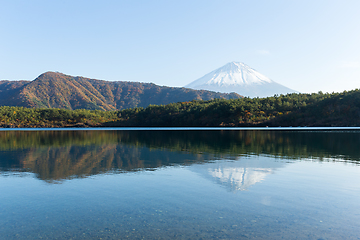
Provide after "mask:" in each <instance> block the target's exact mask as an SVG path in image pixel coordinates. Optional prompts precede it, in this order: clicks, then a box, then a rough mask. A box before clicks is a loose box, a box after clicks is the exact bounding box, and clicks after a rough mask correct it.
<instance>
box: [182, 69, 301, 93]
mask: <svg viewBox="0 0 360 240" xmlns="http://www.w3.org/2000/svg"><path fill="white" fill-rule="evenodd" d="M185 87H187V88H192V89H204V90H209V91H216V92H223V93H230V92H236V93H238V94H240V95H243V96H249V97H269V96H274V94H287V93H294V92H296V91H295V90H292V89H290V88H287V87H285V86H283V85H281V84H279V83H276V82H274V81H272V80H271V79H269V78H268V77H266V76H264V75H262V74H261V73H259V72H257V71H256V70H254V69H252V68H250V67H249V66H247V65H246V64H244V63H239V62H231V63H228V64H226V65H224V66H223V67H221V68H218V69H216V70H214V71H212V72H210V73H208V74H206V75H205V76H203V77H201V78H199V79H197V80H195V81H193V82H192V83H190V84H188V85H186V86H185Z"/></svg>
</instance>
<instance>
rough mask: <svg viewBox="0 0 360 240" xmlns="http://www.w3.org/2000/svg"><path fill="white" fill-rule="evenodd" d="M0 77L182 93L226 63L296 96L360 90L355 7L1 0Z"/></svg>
mask: <svg viewBox="0 0 360 240" xmlns="http://www.w3.org/2000/svg"><path fill="white" fill-rule="evenodd" d="M0 3H1V5H0V6H1V7H0V31H1V35H0V36H1V37H0V56H1V58H0V79H2V80H20V79H25V80H33V79H35V78H36V77H37V76H38V75H40V74H41V73H43V72H46V71H59V72H62V73H65V74H69V75H74V76H84V77H90V78H96V79H102V80H132V81H141V82H153V83H156V84H159V85H167V86H184V85H186V84H188V83H190V82H192V81H194V80H196V79H198V78H200V77H202V76H203V75H205V74H207V73H208V72H210V71H212V70H214V69H216V68H219V67H221V66H223V65H225V64H226V63H228V62H231V61H238V62H244V63H246V64H247V65H249V66H250V67H252V68H254V69H256V70H257V71H259V72H260V73H262V74H264V75H266V76H268V77H269V78H271V79H272V80H274V81H276V82H278V83H280V84H283V85H285V86H287V87H290V88H292V89H294V90H297V91H300V92H318V91H320V90H321V91H323V92H333V91H335V92H339V91H343V90H351V89H355V88H360V14H359V13H360V10H359V9H360V1H358V0H353V1H350V0H342V1H340V0H328V1H322V0H316V1H313V0H312V1H308V0H301V1H300V0H293V1H292V0H283V1H280V0H278V1H276V0H274V1H272V0H253V1H250V0H237V1H235V0H222V1H213V0H204V1H202V0H198V1H194V0H193V1H187V0H182V1H171V0H167V1H160V0H159V1H136V0H129V1H121V0H118V1H106V0H104V1H92V0H86V1H76V0H72V1H68V0H62V1H60V0H58V1H49V0H32V1H29V0H11V1H10V0H9V1H8V0H0Z"/></svg>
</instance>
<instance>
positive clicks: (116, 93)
mask: <svg viewBox="0 0 360 240" xmlns="http://www.w3.org/2000/svg"><path fill="white" fill-rule="evenodd" d="M215 98H220V99H236V98H241V96H240V95H238V94H236V93H230V94H226V93H216V92H211V91H205V90H192V89H188V88H176V87H164V86H158V85H155V84H153V83H140V82H125V81H111V82H110V81H102V80H95V79H89V78H84V77H73V76H69V75H65V74H62V73H58V72H46V73H43V74H41V75H40V76H39V77H38V78H36V79H35V80H34V81H0V106H21V107H35V108H62V109H70V110H72V109H90V110H121V109H126V108H134V107H147V106H148V105H150V104H155V105H161V104H169V103H174V102H186V101H191V100H210V99H215Z"/></svg>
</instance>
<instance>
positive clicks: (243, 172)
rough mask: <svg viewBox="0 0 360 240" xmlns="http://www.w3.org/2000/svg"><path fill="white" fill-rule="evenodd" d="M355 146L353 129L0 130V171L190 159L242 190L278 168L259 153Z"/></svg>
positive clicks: (44, 174) (359, 137) (118, 168)
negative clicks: (272, 130) (350, 130)
mask: <svg viewBox="0 0 360 240" xmlns="http://www.w3.org/2000/svg"><path fill="white" fill-rule="evenodd" d="M359 145H360V134H358V133H356V132H353V133H351V132H271V131H39V132H21V131H18V132H0V159H1V160H0V170H1V171H2V172H3V173H5V172H7V173H9V172H19V171H21V172H33V173H35V174H36V176H37V177H38V178H39V179H42V180H46V181H49V182H52V181H59V180H62V179H69V178H78V177H85V176H89V175H94V174H99V173H106V172H130V171H139V170H144V169H146V170H154V169H157V168H160V167H166V166H173V165H192V164H195V163H196V164H197V165H194V166H193V167H192V169H193V171H196V172H198V173H199V174H201V175H202V176H204V177H206V178H212V179H215V180H216V181H217V182H219V183H221V184H223V185H228V188H229V190H231V191H235V190H245V189H247V188H248V187H249V186H251V185H253V184H255V183H256V182H259V181H261V180H262V179H264V178H265V177H266V175H268V174H271V173H272V172H273V171H274V169H276V168H278V167H281V164H282V163H281V161H278V162H276V161H275V162H272V163H271V164H270V165H271V166H269V163H270V162H269V160H259V158H261V156H266V155H268V156H272V157H275V159H276V158H281V159H309V158H310V159H316V160H319V161H329V160H334V161H340V160H341V161H348V162H354V163H358V161H359V157H360V153H359V151H358V149H357V148H358V146H359ZM251 156H257V157H256V159H257V160H256V159H255V160H254V158H252V157H251ZM259 156H260V157H259ZM218 159H228V160H233V161H228V162H219V161H218V162H216V160H218ZM214 161H215V162H214ZM199 163H207V164H206V165H201V164H200V165H199ZM255 165H256V166H255Z"/></svg>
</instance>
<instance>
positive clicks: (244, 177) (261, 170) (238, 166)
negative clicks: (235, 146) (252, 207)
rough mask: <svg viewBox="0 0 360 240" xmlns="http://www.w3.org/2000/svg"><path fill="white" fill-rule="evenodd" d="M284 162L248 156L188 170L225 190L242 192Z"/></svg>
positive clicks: (199, 165) (281, 165)
mask: <svg viewBox="0 0 360 240" xmlns="http://www.w3.org/2000/svg"><path fill="white" fill-rule="evenodd" d="M285 164H286V163H285V162H284V161H276V160H275V159H272V158H267V157H263V156H249V157H242V158H239V159H237V161H215V162H213V163H207V164H196V165H193V166H192V167H191V168H190V169H191V171H193V172H196V173H198V174H199V175H200V176H202V177H203V178H206V179H208V180H210V181H214V182H216V183H218V184H220V185H222V186H223V187H225V188H226V189H227V190H229V191H232V192H235V191H244V190H247V189H248V188H249V187H250V186H252V185H254V184H255V183H258V182H261V181H263V180H264V179H265V178H266V176H267V175H269V174H272V173H274V172H275V171H276V169H278V168H281V167H284V166H285Z"/></svg>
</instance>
